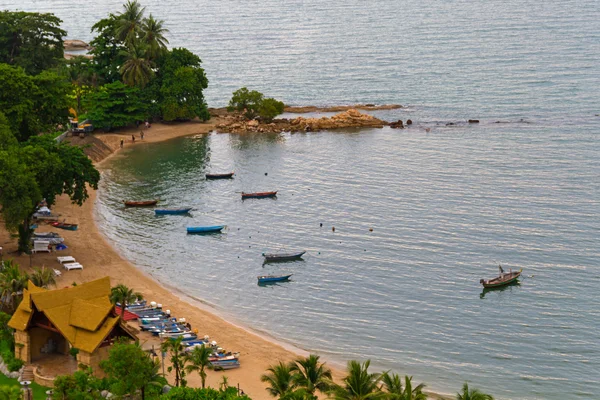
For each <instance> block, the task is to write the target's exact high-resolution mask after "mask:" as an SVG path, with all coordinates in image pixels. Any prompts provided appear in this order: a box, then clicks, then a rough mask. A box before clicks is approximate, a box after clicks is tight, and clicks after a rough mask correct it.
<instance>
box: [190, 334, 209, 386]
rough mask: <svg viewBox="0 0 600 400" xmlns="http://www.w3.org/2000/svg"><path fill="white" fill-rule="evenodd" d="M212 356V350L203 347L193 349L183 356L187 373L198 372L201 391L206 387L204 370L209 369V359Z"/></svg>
mask: <svg viewBox="0 0 600 400" xmlns="http://www.w3.org/2000/svg"><path fill="white" fill-rule="evenodd" d="M211 354H212V349H211V348H209V347H206V346H204V345H202V346H200V347H198V346H196V347H194V349H193V350H192V351H191V352H189V353H187V354H186V355H185V357H186V362H188V363H189V365H188V366H187V367H186V368H185V369H186V371H187V372H188V373H191V372H193V371H198V374H199V375H200V379H201V380H202V389H204V388H205V386H206V372H205V369H206V368H211V364H210V361H209V357H210V355H211Z"/></svg>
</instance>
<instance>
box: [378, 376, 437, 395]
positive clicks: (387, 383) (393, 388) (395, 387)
mask: <svg viewBox="0 0 600 400" xmlns="http://www.w3.org/2000/svg"><path fill="white" fill-rule="evenodd" d="M381 382H382V383H383V388H384V389H385V391H386V392H387V393H388V396H387V397H388V399H390V400H426V399H427V395H426V394H425V393H423V388H424V387H425V384H423V383H421V384H420V385H418V386H417V387H416V388H414V389H413V388H412V376H404V389H403V388H402V379H401V378H400V377H399V376H398V375H397V374H392V375H390V374H389V373H388V372H385V373H383V374H382V375H381Z"/></svg>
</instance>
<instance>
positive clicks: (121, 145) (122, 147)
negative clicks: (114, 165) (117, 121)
mask: <svg viewBox="0 0 600 400" xmlns="http://www.w3.org/2000/svg"><path fill="white" fill-rule="evenodd" d="M121 148H123V139H121Z"/></svg>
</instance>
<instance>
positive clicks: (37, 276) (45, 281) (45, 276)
mask: <svg viewBox="0 0 600 400" xmlns="http://www.w3.org/2000/svg"><path fill="white" fill-rule="evenodd" d="M29 279H30V280H31V282H33V284H34V285H35V286H37V287H43V288H46V289H48V286H50V285H53V286H56V277H55V275H54V271H52V269H50V268H46V267H45V266H42V268H38V267H35V268H34V269H33V273H32V274H31V275H30V276H29Z"/></svg>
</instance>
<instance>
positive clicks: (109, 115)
mask: <svg viewBox="0 0 600 400" xmlns="http://www.w3.org/2000/svg"><path fill="white" fill-rule="evenodd" d="M139 92H140V89H139V88H137V87H129V86H126V85H124V84H123V83H122V82H120V81H115V82H113V83H109V84H106V85H104V86H102V87H100V88H99V89H98V90H97V91H95V92H92V93H89V94H88V95H86V96H85V97H84V98H83V104H84V108H86V109H87V110H88V111H87V113H86V114H85V115H83V116H81V118H88V119H90V120H92V122H93V123H94V124H95V125H96V126H100V127H103V128H104V130H106V131H110V130H112V129H113V128H120V127H124V126H127V125H129V124H133V123H134V122H135V121H142V120H144V119H145V117H146V113H147V107H146V105H145V104H144V103H142V102H141V101H140V98H139Z"/></svg>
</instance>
